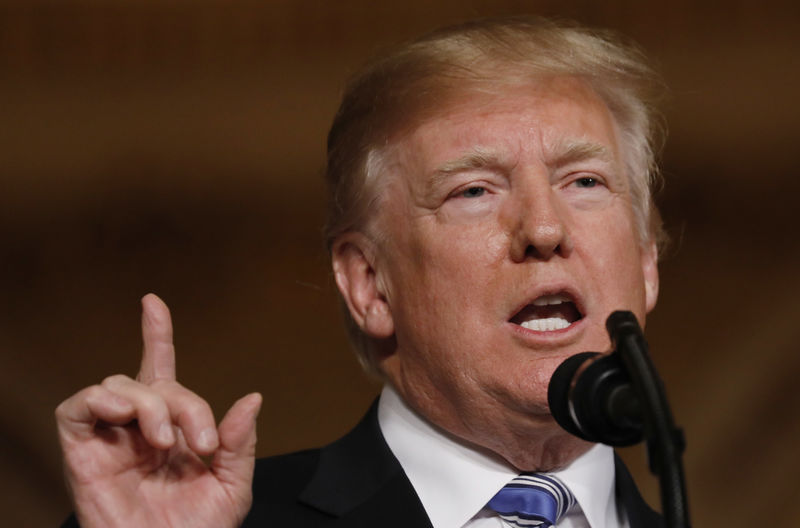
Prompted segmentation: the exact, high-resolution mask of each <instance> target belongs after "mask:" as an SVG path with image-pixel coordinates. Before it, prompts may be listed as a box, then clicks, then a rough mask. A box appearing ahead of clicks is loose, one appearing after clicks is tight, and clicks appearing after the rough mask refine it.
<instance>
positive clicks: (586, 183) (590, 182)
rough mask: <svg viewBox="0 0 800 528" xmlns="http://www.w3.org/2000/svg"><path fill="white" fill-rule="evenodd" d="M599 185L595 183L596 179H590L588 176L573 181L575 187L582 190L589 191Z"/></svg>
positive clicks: (597, 182)
mask: <svg viewBox="0 0 800 528" xmlns="http://www.w3.org/2000/svg"><path fill="white" fill-rule="evenodd" d="M599 184H600V182H599V181H597V179H596V178H591V177H589V176H586V177H584V178H578V179H577V180H575V185H576V186H577V187H580V188H582V189H589V188H591V187H596V186H597V185H599Z"/></svg>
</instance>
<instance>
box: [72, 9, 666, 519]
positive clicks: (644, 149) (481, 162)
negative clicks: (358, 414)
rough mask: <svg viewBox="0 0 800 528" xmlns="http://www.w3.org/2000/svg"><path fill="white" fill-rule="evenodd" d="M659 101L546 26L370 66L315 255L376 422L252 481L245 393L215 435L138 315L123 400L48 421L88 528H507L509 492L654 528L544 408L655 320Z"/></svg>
mask: <svg viewBox="0 0 800 528" xmlns="http://www.w3.org/2000/svg"><path fill="white" fill-rule="evenodd" d="M655 87H657V83H655V82H654V81H653V76H652V74H651V73H650V71H649V70H648V68H647V67H646V66H645V65H644V64H643V63H642V61H641V58H640V57H639V55H638V54H637V53H636V52H635V51H632V50H630V49H628V48H625V47H623V46H621V45H619V44H617V43H615V41H613V40H612V39H610V38H607V37H601V36H597V35H596V34H593V33H591V32H588V31H586V30H582V29H578V28H569V27H559V26H557V25H554V24H551V23H549V22H546V21H541V20H522V19H511V20H498V21H484V22H478V23H474V24H467V25H464V26H459V27H455V28H450V29H445V30H442V31H439V32H436V33H434V34H432V35H429V36H427V37H423V38H422V39H419V40H417V41H415V42H412V43H410V44H407V45H405V46H403V47H400V48H398V49H397V50H395V51H393V52H392V53H390V54H388V55H387V56H385V57H383V58H380V59H378V60H376V61H374V62H373V63H371V64H370V65H368V66H367V67H366V68H365V69H364V71H362V73H361V74H360V75H359V76H358V77H356V78H355V79H354V80H353V81H352V83H351V85H350V86H349V89H348V91H347V93H346V94H345V97H344V100H343V102H342V106H341V107H340V110H339V113H338V114H337V116H336V118H335V120H334V124H333V127H332V129H331V132H330V135H329V141H328V171H327V178H328V183H329V187H330V210H329V223H328V227H327V236H328V242H329V247H330V251H331V256H332V262H333V270H334V276H335V279H336V284H337V286H338V288H339V290H340V292H341V295H342V298H343V300H344V303H345V304H346V307H347V313H348V315H349V324H350V327H351V334H352V336H353V340H354V343H355V344H356V347H357V349H358V352H359V355H360V358H361V360H362V362H363V363H364V364H365V366H366V367H367V368H368V370H370V371H372V372H373V373H376V374H378V375H379V376H381V377H382V378H383V379H384V380H385V381H386V386H385V389H384V391H383V394H382V396H381V399H380V402H379V403H378V404H377V405H376V406H373V409H372V410H371V411H370V412H369V413H368V415H367V417H366V418H365V419H364V421H363V422H362V423H361V424H360V425H359V426H358V427H357V428H356V429H355V430H354V431H353V432H351V433H350V434H349V435H348V436H346V437H345V438H343V439H341V440H339V441H338V442H336V443H334V444H332V445H330V446H328V447H326V448H324V449H322V450H317V451H309V452H303V453H297V454H293V455H286V456H283V457H276V458H272V459H267V460H264V461H259V463H258V464H257V465H256V468H255V478H254V480H253V472H254V469H253V468H254V460H253V456H254V452H255V416H256V414H257V413H258V409H259V407H260V404H261V398H260V396H259V395H248V396H245V397H244V398H242V399H241V400H239V401H238V402H236V403H235V404H234V405H233V407H232V408H231V409H230V410H229V411H228V413H227V414H226V416H225V418H224V419H223V420H222V422H221V423H220V424H219V427H218V428H217V427H215V424H214V422H213V417H212V414H211V411H210V409H209V408H208V405H207V404H206V403H205V402H204V401H203V400H202V399H201V398H200V397H198V396H197V395H195V394H193V393H191V392H190V391H188V390H187V389H185V388H183V387H182V386H180V385H179V384H178V383H177V382H176V381H175V373H174V352H173V349H172V341H171V324H170V321H169V313H168V311H167V309H166V307H165V306H164V304H163V303H162V302H161V301H160V300H158V299H157V298H156V297H155V296H147V297H145V298H144V299H143V325H142V326H143V337H144V343H145V344H144V354H143V358H142V369H141V371H140V373H139V376H138V377H137V379H136V380H132V379H130V378H127V377H125V376H112V377H110V378H107V379H106V380H105V381H103V383H101V384H100V385H97V386H94V387H90V388H87V389H84V390H83V391H81V392H79V393H77V394H76V395H75V396H73V397H72V398H70V399H68V400H66V401H65V402H64V403H62V405H61V406H60V407H59V409H58V410H57V412H56V415H57V419H58V423H59V430H60V437H61V441H62V447H63V451H64V457H65V467H66V473H67V480H68V483H69V486H70V489H71V491H72V493H73V496H74V501H75V505H76V513H77V517H78V519H79V520H80V523H81V525H82V526H84V527H89V526H214V527H219V526H238V525H240V524H241V523H242V522H244V524H245V525H246V526H286V525H290V524H291V525H297V526H323V525H328V524H330V525H340V526H362V525H364V526H367V525H369V526H375V525H381V526H433V527H434V528H445V527H460V526H467V527H470V528H478V527H489V526H508V524H504V523H506V522H507V521H504V520H501V516H500V514H498V513H497V512H496V511H494V510H493V509H492V508H490V507H488V506H487V504H488V503H489V501H490V499H492V497H493V496H494V495H495V494H496V493H498V491H499V490H501V488H503V486H504V485H505V484H506V483H507V482H508V481H509V480H511V479H513V478H514V477H515V476H517V475H518V474H519V473H520V472H547V473H548V474H549V476H548V477H547V478H551V477H555V478H556V479H557V481H558V482H560V483H563V484H565V485H566V487H567V488H568V489H569V491H568V492H565V495H564V497H565V500H564V501H562V502H561V503H559V505H560V506H563V508H561V509H563V510H567V511H566V514H565V515H564V516H563V517H562V519H561V520H559V521H558V526H560V527H577V526H591V527H592V528H599V527H612V526H631V527H636V526H647V527H650V526H656V525H658V523H660V519H659V517H658V516H657V515H656V514H654V513H653V512H652V511H651V510H649V509H648V508H647V507H646V505H644V503H643V502H641V499H640V498H639V496H638V494H637V493H636V491H635V488H634V487H633V485H632V483H631V481H630V477H629V476H628V475H627V473H626V472H625V470H624V468H622V467H621V463H620V462H619V461H617V460H616V459H615V458H614V455H613V452H612V451H611V449H610V448H607V447H605V446H593V445H591V444H588V443H586V442H584V441H582V440H579V439H577V438H575V437H573V436H571V435H569V434H568V433H566V432H564V431H563V430H561V429H560V428H559V427H558V425H556V424H555V422H554V421H553V419H552V417H551V416H550V413H549V410H548V406H547V394H546V393H547V385H548V382H549V379H550V377H551V375H552V373H553V371H554V370H555V368H556V367H557V366H558V364H560V363H561V362H562V361H563V360H564V359H565V358H567V357H569V356H571V355H573V354H575V353H578V352H584V351H592V350H607V349H608V347H609V341H608V337H607V335H606V332H605V327H604V323H605V319H606V318H607V316H608V315H609V314H610V313H611V312H612V311H614V310H618V309H625V310H630V311H632V312H633V313H634V314H635V315H636V316H637V318H638V319H639V320H640V321H641V322H643V321H644V318H645V315H646V314H647V313H648V312H649V311H650V310H651V309H652V308H653V306H654V305H655V302H656V297H657V294H658V272H657V267H656V265H657V248H656V242H657V240H658V235H659V232H658V229H659V224H658V221H657V213H656V212H655V211H654V209H653V207H652V203H651V198H650V192H649V186H650V181H651V179H652V177H653V173H654V163H653V154H652V152H653V148H652V145H653V144H654V135H655V132H656V130H655V127H654V124H653V117H652V116H653V111H652V105H651V101H652V96H653V94H654V93H655V92H654V88H655ZM198 455H200V456H202V455H213V457H212V461H211V463H210V465H209V466H208V467H207V466H206V465H205V464H203V462H202V460H201V459H200V458H199V456H198ZM251 481H252V486H253V495H252V496H251ZM570 494H571V496H572V497H569V495H570ZM501 513H502V512H501ZM554 521H555V519H553V520H552V521H551V522H554ZM519 522H522V521H519ZM523 524H524V522H523Z"/></svg>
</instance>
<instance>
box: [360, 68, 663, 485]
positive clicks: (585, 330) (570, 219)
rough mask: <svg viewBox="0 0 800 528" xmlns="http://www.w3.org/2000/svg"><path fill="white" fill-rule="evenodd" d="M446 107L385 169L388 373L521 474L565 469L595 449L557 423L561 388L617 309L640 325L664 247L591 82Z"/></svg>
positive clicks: (433, 415) (548, 84) (430, 414)
mask: <svg viewBox="0 0 800 528" xmlns="http://www.w3.org/2000/svg"><path fill="white" fill-rule="evenodd" d="M450 108H451V110H449V111H445V112H444V113H442V114H440V115H439V116H438V117H435V118H432V119H430V120H428V121H427V122H424V123H423V124H422V125H421V126H419V127H418V128H416V129H415V130H414V131H412V132H411V133H410V134H409V135H407V136H404V137H403V139H401V140H400V142H399V144H398V145H397V149H396V152H395V154H394V155H393V157H392V158H391V159H390V160H387V161H388V162H389V163H388V164H387V165H388V170H387V171H386V172H387V174H386V177H387V178H388V180H387V182H386V187H385V188H384V191H383V192H384V194H383V195H382V197H383V201H382V202H381V204H382V207H381V212H380V213H379V216H378V217H377V219H376V224H375V226H374V227H375V228H376V230H377V231H378V232H382V233H383V236H382V237H380V240H381V241H380V242H379V243H378V248H377V251H376V257H375V264H374V267H375V273H376V280H377V284H378V285H379V289H380V291H381V293H382V295H383V296H384V297H385V302H386V304H387V305H388V316H389V317H391V321H392V324H393V329H394V337H395V340H396V349H395V350H394V352H393V353H392V354H390V355H388V356H387V357H385V358H384V359H382V364H381V368H382V370H383V371H384V372H385V374H386V375H387V377H388V379H389V380H390V381H391V382H392V383H393V385H394V386H395V387H396V388H397V389H398V391H399V392H400V393H401V394H402V395H403V396H404V398H405V399H406V401H407V402H409V404H410V405H411V406H412V407H414V408H415V409H416V410H417V411H418V412H420V413H421V414H423V415H424V416H426V417H427V418H428V419H430V420H431V421H432V422H434V423H435V424H437V425H439V426H441V427H443V428H444V429H446V430H448V431H449V432H451V433H453V434H455V435H456V436H459V437H461V438H464V439H466V440H468V441H470V442H473V443H476V444H478V445H480V446H483V447H486V448H489V449H490V450H492V451H495V452H497V453H499V454H500V455H501V456H503V457H505V458H506V459H507V460H509V461H511V462H512V463H513V464H515V465H517V466H518V467H523V466H528V467H529V468H530V466H534V465H538V466H540V467H541V466H547V465H550V466H557V465H560V464H561V463H563V462H564V461H565V460H568V459H570V458H571V457H573V456H574V455H575V454H576V452H579V451H580V450H581V449H585V448H586V446H585V445H581V446H578V444H576V443H574V442H572V440H571V439H567V438H565V437H564V436H562V432H561V431H560V429H559V428H558V426H557V425H555V423H554V422H553V420H552V418H551V417H550V416H549V411H548V406H547V385H548V382H549V380H550V377H551V375H552V373H553V371H554V370H555V368H556V367H557V366H558V364H560V363H561V361H563V360H564V359H565V358H566V357H568V356H570V355H572V354H576V353H578V352H584V351H604V350H607V349H608V347H609V340H608V336H607V334H606V331H605V320H606V318H607V317H608V315H609V314H610V313H611V312H612V311H614V310H619V309H625V310H630V311H632V312H633V313H635V314H636V316H637V318H638V319H639V320H640V321H641V322H643V321H644V316H645V314H646V312H648V311H649V310H650V309H651V308H652V307H653V305H654V304H655V300H656V294H657V271H656V262H655V258H656V256H655V250H654V249H653V248H642V246H641V245H640V244H639V240H640V238H639V236H638V233H637V232H636V230H635V227H634V226H635V222H634V219H633V213H632V208H631V202H630V193H629V183H628V180H627V175H626V174H625V173H624V170H623V166H624V163H623V160H622V158H621V153H620V145H619V144H618V139H617V131H616V127H615V125H614V122H613V120H612V117H611V115H610V113H609V112H608V110H607V108H606V106H605V105H604V103H603V102H602V101H601V100H600V99H599V97H597V96H596V94H595V93H594V92H593V91H592V90H591V89H590V88H588V87H587V86H586V85H585V84H583V83H581V82H580V81H577V80H574V79H569V78H560V79H553V80H549V81H545V82H541V83H537V84H536V85H532V86H524V87H517V88H513V89H510V90H506V91H504V92H503V93H502V94H499V95H489V94H485V93H484V94H480V95H475V96H472V97H470V98H466V97H465V98H464V99H463V102H462V104H459V105H453V106H451V107H450ZM547 438H552V442H551V445H550V446H549V447H546V448H543V449H544V451H541V452H536V453H532V452H531V450H530V449H529V448H528V447H526V442H527V443H531V442H540V441H541V440H543V439H547ZM564 442H566V444H564ZM570 442H572V443H570ZM563 446H567V447H563ZM569 446H571V448H570V447H569ZM570 449H571V450H570ZM526 450H527V451H526ZM533 451H536V450H535V449H534V450H533ZM537 469H538V468H537Z"/></svg>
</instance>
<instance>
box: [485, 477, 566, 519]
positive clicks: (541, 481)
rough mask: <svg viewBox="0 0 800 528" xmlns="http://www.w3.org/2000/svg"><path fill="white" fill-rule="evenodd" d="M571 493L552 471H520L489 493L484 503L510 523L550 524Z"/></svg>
mask: <svg viewBox="0 0 800 528" xmlns="http://www.w3.org/2000/svg"><path fill="white" fill-rule="evenodd" d="M573 504H575V497H574V496H573V495H572V493H570V491H569V489H568V488H567V487H566V486H565V485H564V483H563V482H561V481H560V480H558V478H556V477H554V476H552V475H543V474H539V473H523V474H522V475H520V476H518V477H516V478H515V479H513V480H512V481H511V482H509V483H508V484H506V485H505V486H504V487H503V489H501V490H500V491H498V492H497V494H496V495H495V496H494V497H492V499H491V500H490V501H489V504H487V506H488V507H489V508H491V509H492V510H494V511H496V512H497V513H498V514H499V515H500V517H502V518H503V520H505V521H506V522H507V523H509V524H512V525H514V526H525V527H527V526H540V527H548V526H553V525H554V524H556V523H557V522H558V520H559V519H560V518H561V516H562V515H564V514H565V513H566V512H567V510H569V509H570V508H571V507H572V505H573Z"/></svg>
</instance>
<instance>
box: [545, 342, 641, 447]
mask: <svg viewBox="0 0 800 528" xmlns="http://www.w3.org/2000/svg"><path fill="white" fill-rule="evenodd" d="M547 401H548V404H549V405H550V412H551V414H552V415H553V418H554V419H555V420H556V422H557V423H558V424H559V425H560V426H561V427H562V428H563V429H564V430H566V431H567V432H569V433H571V434H573V435H575V436H577V437H579V438H582V439H584V440H588V441H590V442H600V443H603V444H607V445H611V446H629V445H633V444H636V443H638V442H641V441H642V439H643V438H644V425H643V420H642V413H641V409H640V406H639V400H638V398H637V397H636V394H635V392H634V390H633V389H632V387H631V383H630V378H629V377H628V375H627V373H626V372H625V369H624V368H623V367H622V364H621V362H620V361H619V358H618V357H617V355H616V354H611V355H603V354H599V353H597V352H583V353H581V354H576V355H574V356H571V357H569V358H567V359H566V360H565V361H564V362H563V363H561V365H559V367H558V368H557V369H556V371H555V372H554V373H553V377H552V378H551V379H550V384H549V386H548V390H547Z"/></svg>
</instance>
